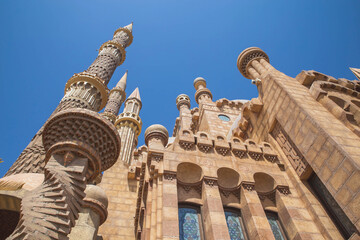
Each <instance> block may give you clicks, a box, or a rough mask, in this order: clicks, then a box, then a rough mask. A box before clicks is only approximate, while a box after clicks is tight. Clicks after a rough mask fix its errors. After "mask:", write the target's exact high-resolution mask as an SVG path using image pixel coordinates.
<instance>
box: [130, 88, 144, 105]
mask: <svg viewBox="0 0 360 240" xmlns="http://www.w3.org/2000/svg"><path fill="white" fill-rule="evenodd" d="M130 98H136V99H138V100H139V101H140V102H141V98H140V93H139V88H138V87H137V88H135V90H134V91H133V92H132V93H131V95H130V96H129V98H128V99H130Z"/></svg>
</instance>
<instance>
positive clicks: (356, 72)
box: [350, 68, 360, 80]
mask: <svg viewBox="0 0 360 240" xmlns="http://www.w3.org/2000/svg"><path fill="white" fill-rule="evenodd" d="M350 70H351V71H352V73H353V74H354V75H355V77H356V78H357V79H358V80H360V69H359V68H350Z"/></svg>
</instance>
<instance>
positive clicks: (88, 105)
mask: <svg viewBox="0 0 360 240" xmlns="http://www.w3.org/2000/svg"><path fill="white" fill-rule="evenodd" d="M132 39H133V36H132V24H130V25H128V26H126V27H124V28H119V29H118V30H116V31H115V33H114V36H113V39H112V40H110V41H108V42H106V43H104V44H103V45H102V46H101V47H100V50H99V55H98V57H97V58H96V59H95V61H94V62H93V63H92V64H91V66H90V67H89V68H88V69H87V70H85V71H84V72H81V73H79V74H75V75H73V76H72V77H71V78H70V79H69V80H68V81H67V83H66V85H65V94H64V97H63V98H62V99H61V101H60V103H59V105H58V106H57V108H56V109H55V111H54V112H53V114H52V115H51V116H53V115H54V114H56V113H58V112H60V111H62V110H66V109H71V108H84V109H89V110H92V111H96V112H98V111H99V110H101V109H102V108H104V107H105V105H106V102H107V99H108V91H109V90H108V88H107V84H108V82H109V80H110V78H111V76H112V74H113V72H114V71H115V69H116V67H117V66H119V65H120V64H122V63H123V62H124V60H125V55H126V52H125V48H126V47H128V46H129V45H130V44H131V42H132ZM42 133H43V127H42V128H41V129H40V130H39V131H38V132H37V133H36V135H35V136H34V138H33V139H32V140H31V142H30V143H29V145H28V146H27V147H26V148H25V149H24V151H23V152H22V153H21V154H20V156H19V157H18V159H17V160H16V162H15V163H14V164H13V165H12V166H11V168H10V169H9V171H8V172H7V173H6V176H9V175H12V174H17V173H42V172H43V170H44V167H45V149H44V146H43V142H42Z"/></svg>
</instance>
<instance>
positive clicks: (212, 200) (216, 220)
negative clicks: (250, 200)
mask: <svg viewBox="0 0 360 240" xmlns="http://www.w3.org/2000/svg"><path fill="white" fill-rule="evenodd" d="M203 189H204V193H203V198H204V206H203V209H202V213H203V219H204V231H205V237H206V239H210V240H211V239H213V240H217V239H223V240H226V239H229V240H230V235H229V231H228V227H227V224H226V218H225V214H224V207H223V205H222V202H221V197H220V192H219V188H218V185H217V181H216V180H215V179H211V178H204V184H203Z"/></svg>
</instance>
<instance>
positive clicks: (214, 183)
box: [204, 177, 217, 187]
mask: <svg viewBox="0 0 360 240" xmlns="http://www.w3.org/2000/svg"><path fill="white" fill-rule="evenodd" d="M204 183H205V184H206V185H208V186H210V187H214V186H217V179H216V178H210V177H204Z"/></svg>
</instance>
